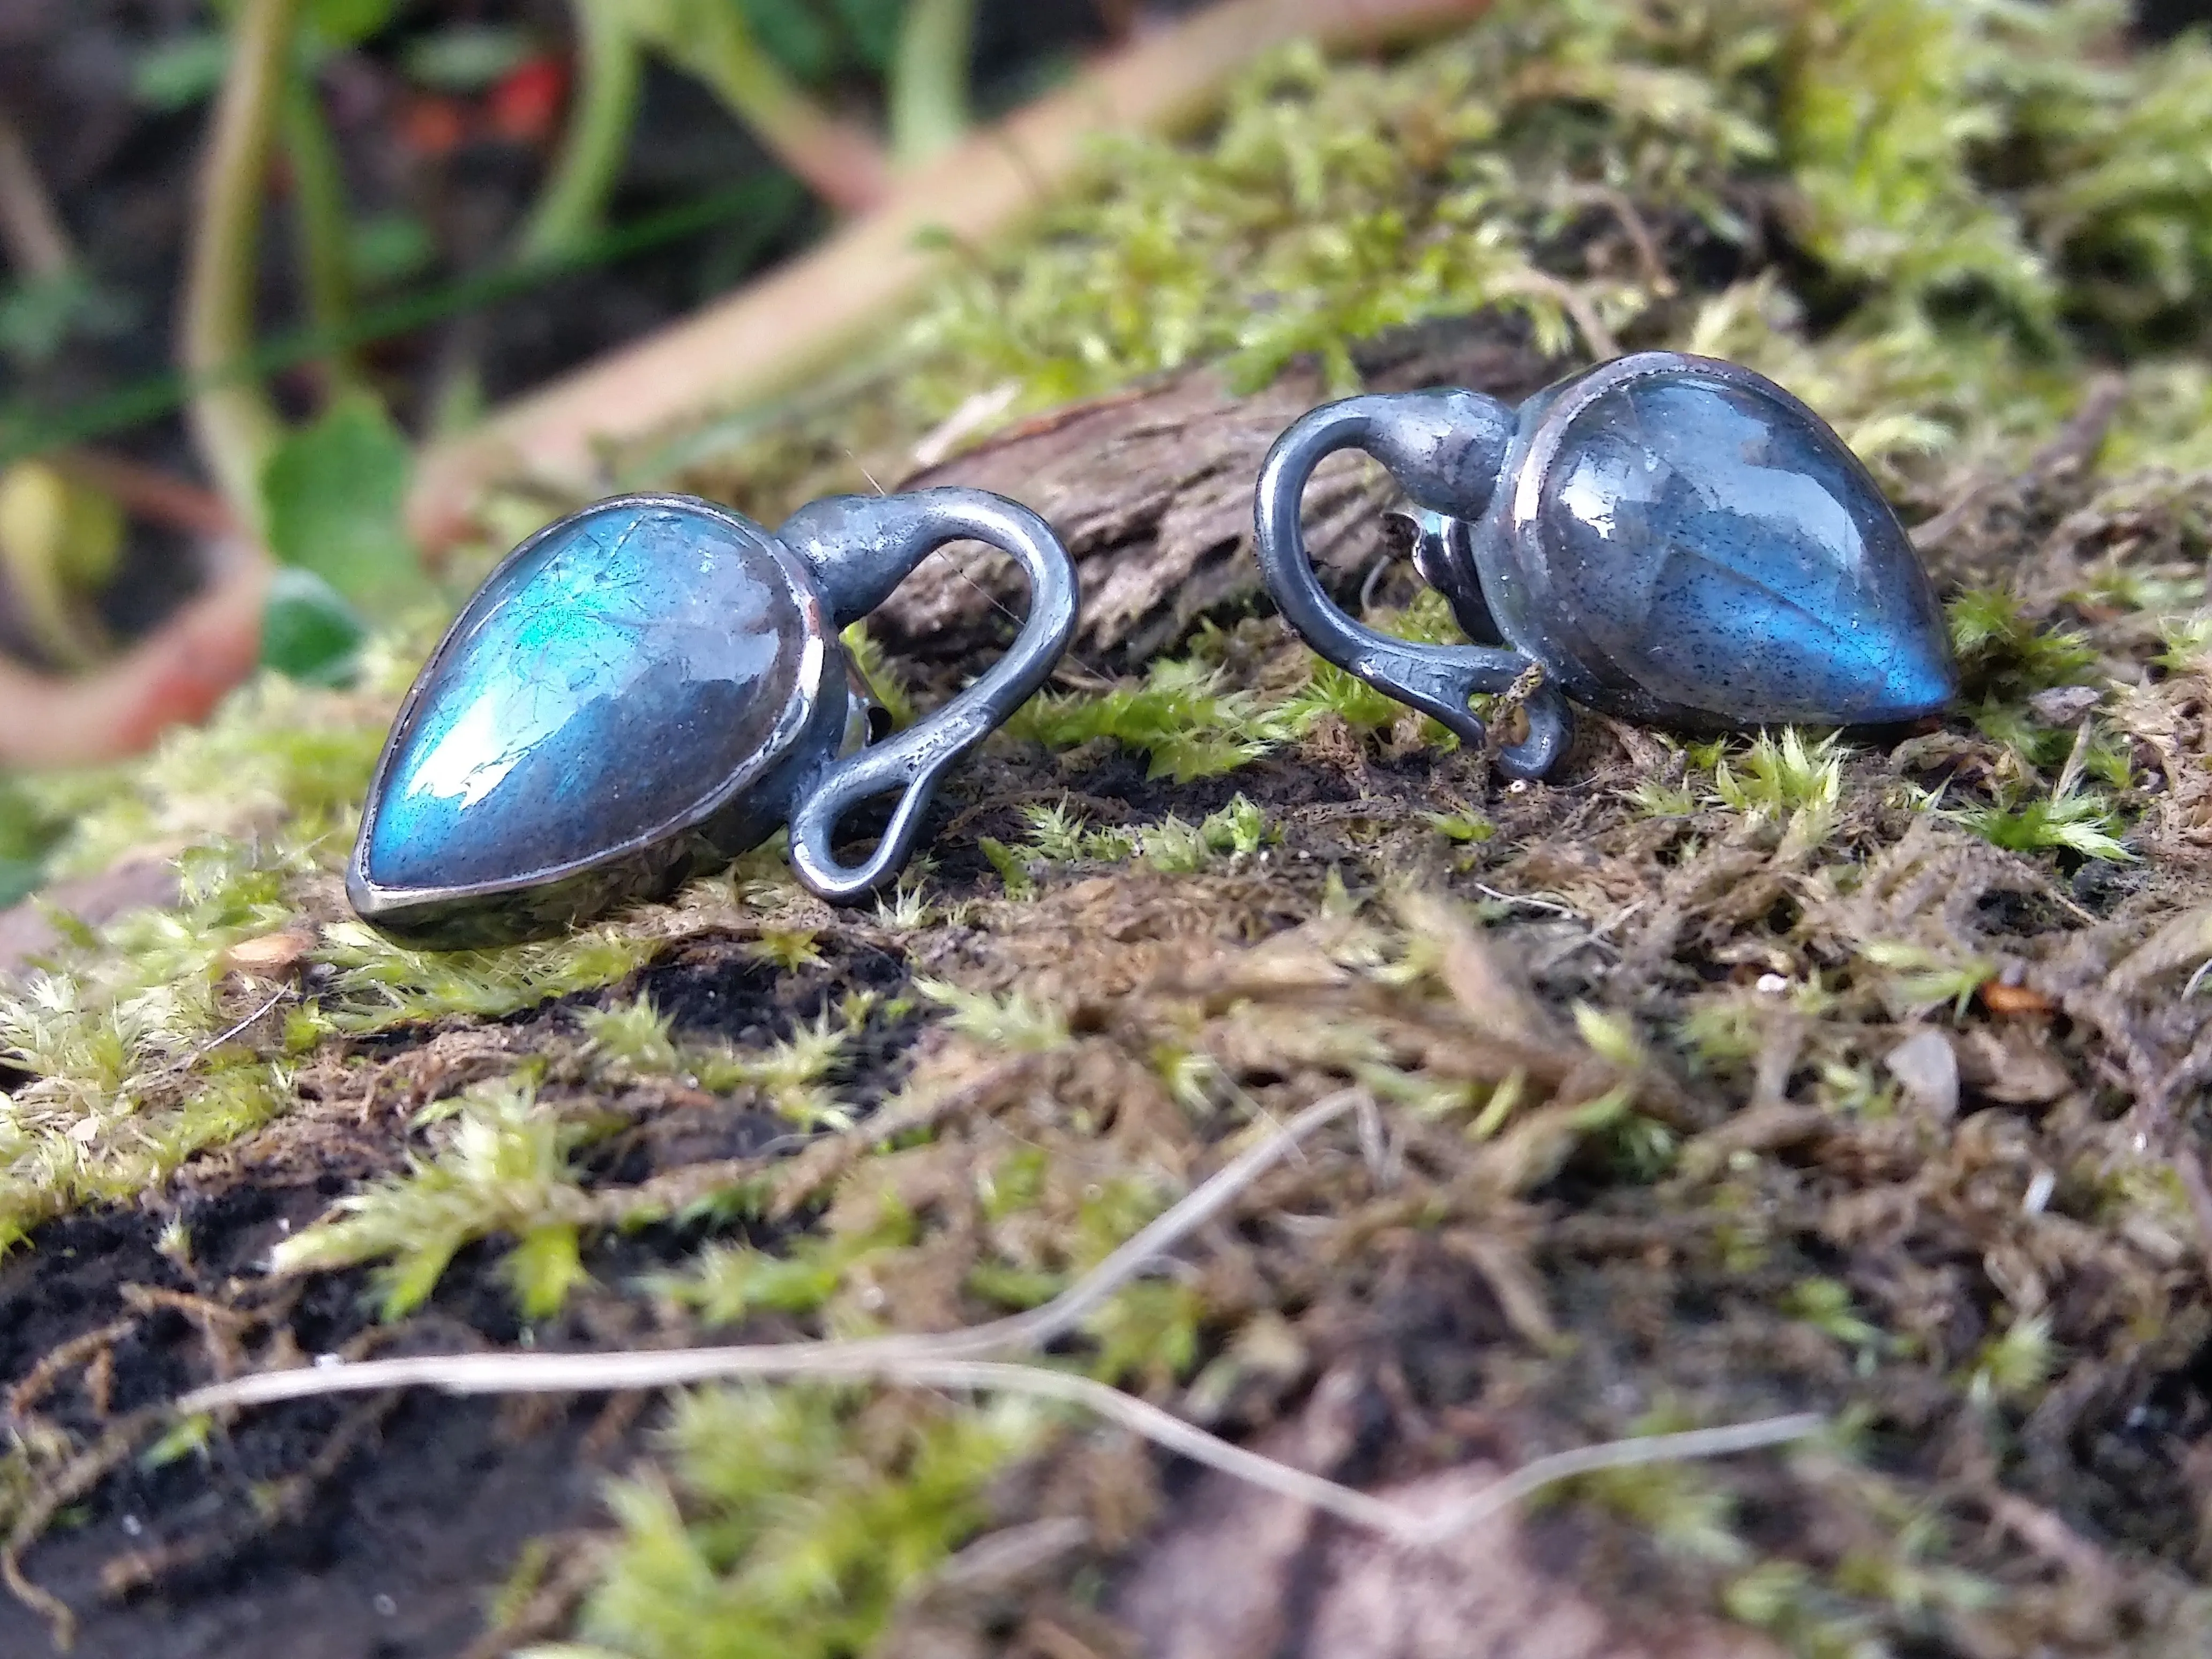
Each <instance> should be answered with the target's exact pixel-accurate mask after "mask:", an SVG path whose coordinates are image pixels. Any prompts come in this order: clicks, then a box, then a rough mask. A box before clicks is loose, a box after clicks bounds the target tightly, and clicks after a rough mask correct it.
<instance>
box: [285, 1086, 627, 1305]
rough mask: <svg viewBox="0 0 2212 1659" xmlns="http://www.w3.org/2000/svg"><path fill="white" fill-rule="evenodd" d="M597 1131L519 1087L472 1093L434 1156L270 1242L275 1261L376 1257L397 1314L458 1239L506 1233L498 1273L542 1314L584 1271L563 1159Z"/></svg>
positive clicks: (301, 1266)
mask: <svg viewBox="0 0 2212 1659" xmlns="http://www.w3.org/2000/svg"><path fill="white" fill-rule="evenodd" d="M604 1132H605V1126H604V1125H603V1124H599V1123H593V1122H589V1121H577V1120H574V1119H572V1118H567V1117H563V1116H562V1115H561V1114H559V1113H558V1112H556V1111H554V1110H552V1109H549V1108H547V1107H545V1106H543V1105H541V1104H539V1103H538V1101H537V1099H536V1097H535V1093H534V1091H532V1089H531V1088H530V1087H529V1086H528V1085H527V1084H508V1085H495V1086H492V1087H488V1088H480V1089H478V1090H477V1091H472V1093H471V1097H469V1098H468V1099H467V1100H466V1101H465V1103H463V1104H462V1105H461V1107H460V1108H459V1111H458V1113H457V1114H456V1115H454V1116H453V1121H452V1122H451V1125H450V1127H448V1128H447V1130H446V1132H445V1133H444V1136H443V1139H444V1145H443V1146H441V1147H440V1148H439V1149H438V1150H437V1151H436V1152H434V1153H433V1154H432V1155H431V1156H430V1157H429V1158H424V1159H417V1160H416V1161H415V1162H414V1163H413V1164H412V1166H411V1167H410V1170H409V1171H408V1173H407V1174H406V1175H404V1176H399V1177H397V1178H396V1179H393V1180H390V1181H386V1182H380V1183H379V1184H377V1185H376V1186H374V1187H371V1188H368V1190H366V1191H364V1192H361V1193H357V1194H354V1195H353V1196H352V1197H349V1198H346V1199H343V1200H340V1201H339V1203H338V1205H337V1208H336V1209H335V1211H334V1212H332V1214H331V1217H329V1218H326V1219H325V1220H322V1221H319V1222H317V1223H316V1224H315V1225H313V1226H312V1227H309V1228H307V1229H306V1230H305V1231H301V1232H298V1233H295V1234H294V1235H293V1236H292V1237H289V1238H288V1239H286V1240H284V1241H283V1243H281V1244H280V1245H278V1246H277V1248H276V1252H275V1255H274V1261H275V1265H276V1268H277V1269H278V1271H280V1272H284V1273H303V1272H317V1271H327V1270H328V1269H331V1268H333V1267H351V1266H354V1265H356V1264H357V1263H360V1262H364V1261H378V1262H382V1263H384V1264H386V1265H385V1266H383V1267H380V1269H379V1270H378V1273H377V1275H376V1289H377V1297H378V1305H379V1309H380V1312H381V1313H382V1315H383V1316H384V1317H385V1318H386V1319H398V1318H400V1317H402V1316H404V1315H406V1314H408V1313H410V1312H412V1311H413V1310H415V1309H416V1308H418V1307H420V1306H421V1305H422V1303H423V1302H424V1301H426V1300H427V1299H428V1297H429V1295H430V1292H431V1291H434V1290H435V1289H436V1288H437V1284H438V1280H439V1279H440V1277H441V1275H442V1274H443V1273H445V1271H446V1268H447V1265H448V1264H449V1263H451V1261H453V1257H454V1255H456V1254H458V1253H459V1251H460V1249H462V1248H463V1247H464V1246H465V1245H468V1244H471V1243H475V1242H476V1241H477V1240H478V1239H483V1238H490V1237H496V1236H502V1235H503V1236H505V1237H508V1238H510V1239H512V1240H513V1241H514V1246H515V1248H514V1249H513V1250H511V1251H510V1252H509V1253H508V1255H507V1257H506V1259H505V1261H504V1262H503V1264H502V1270H503V1272H504V1273H505V1274H506V1276H507V1282H508V1284H509V1285H511V1286H512V1287H513V1291H514V1294H515V1300H516V1302H517V1304H519V1305H520V1308H521V1310H522V1311H523V1313H524V1315H525V1316H527V1317H529V1318H532V1319H542V1318H544V1317H546V1316H549V1315H551V1314H554V1313H556V1312H558V1311H559V1310H560V1308H561V1305H562V1303H563V1302H565V1301H566V1300H567V1299H568V1293H569V1292H570V1291H573V1290H574V1288H575V1287H576V1285H578V1284H579V1283H580V1282H581V1281H582V1279H583V1277H584V1274H583V1269H582V1267H581V1265H580V1260H579V1249H578V1232H577V1229H578V1225H579V1220H580V1212H581V1210H582V1209H583V1206H582V1204H581V1203H580V1200H581V1199H582V1197H583V1193H582V1189H581V1188H580V1186H579V1185H578V1184H577V1181H576V1176H575V1174H574V1171H573V1170H571V1168H570V1167H569V1164H568V1158H569V1155H570V1154H571V1153H572V1152H574V1151H575V1150H576V1149H577V1148H578V1147H579V1146H583V1145H584V1144H586V1142H588V1141H589V1140H590V1139H592V1138H593V1137H594V1136H595V1135H596V1134H599V1133H604Z"/></svg>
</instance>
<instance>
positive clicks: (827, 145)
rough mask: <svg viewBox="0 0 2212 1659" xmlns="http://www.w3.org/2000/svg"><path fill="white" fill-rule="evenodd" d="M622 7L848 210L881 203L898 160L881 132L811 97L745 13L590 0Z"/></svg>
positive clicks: (644, 0) (773, 149)
mask: <svg viewBox="0 0 2212 1659" xmlns="http://www.w3.org/2000/svg"><path fill="white" fill-rule="evenodd" d="M586 3H587V4H590V5H593V6H596V7H601V8H609V7H620V8H621V9H622V10H623V13H624V15H626V16H627V17H628V18H629V20H630V21H631V23H632V26H633V27H635V28H636V29H637V31H638V33H640V34H641V35H643V36H644V37H645V39H646V40H647V41H648V42H649V43H650V44H651V45H653V46H654V47H656V48H658V49H659V51H660V52H665V54H666V55H667V56H668V58H669V59H670V60H671V62H673V63H676V64H680V65H681V66H682V67H683V68H684V70H685V71H686V72H687V73H689V74H691V75H694V76H697V77H698V78H699V79H700V80H702V81H703V82H706V83H707V85H708V87H709V88H712V89H713V90H714V94H715V96H717V97H719V98H720V100H722V101H723V103H725V104H726V105H727V106H729V108H730V112H731V113H732V114H734V115H735V116H736V117H737V118H738V119H739V120H741V121H743V122H744V124H745V125H746V126H748V127H750V129H751V130H752V132H753V136H754V137H757V138H758V139H759V140H760V141H761V143H763V145H764V146H766V147H767V149H769V152H770V153H771V154H772V155H775V159H776V160H777V161H781V162H782V163H783V164H784V166H786V167H789V168H790V169H791V170H792V172H793V173H795V174H797V175H798V177H799V179H800V180H801V181H803V182H804V183H805V185H806V186H807V188H808V189H810V190H811V191H814V193H815V194H816V195H817V196H819V197H821V198H822V199H823V201H825V202H827V203H829V204H830V206H832V207H834V208H836V209H837V210H839V211H840V212H843V213H855V214H857V213H864V212H866V210H869V209H870V208H872V207H874V206H875V205H876V204H878V202H880V201H881V200H882V199H883V197H884V191H885V189H886V188H887V185H888V180H889V175H890V165H889V162H888V161H887V160H886V159H885V157H884V152H883V147H882V146H881V145H880V144H878V143H877V142H876V140H875V138H874V137H873V136H872V134H870V133H868V132H867V131H865V130H863V129H862V128H860V127H858V126H856V125H854V124H853V123H852V122H849V121H844V120H840V119H839V118H837V117H836V116H834V115H832V114H830V113H829V111H827V110H825V109H823V107H822V106H821V105H819V104H818V103H817V102H815V100H813V99H812V98H811V97H809V96H808V95H807V94H806V93H805V90H804V89H803V88H801V87H799V84H798V83H797V82H794V81H793V80H792V78H791V77H790V76H787V75H786V74H785V73H784V72H783V70H781V68H780V67H778V66H777V64H776V62H775V59H774V58H770V57H769V55H768V53H767V52H765V51H763V49H762V47H761V45H760V42H759V41H758V40H756V39H754V37H753V33H752V30H751V29H750V27H747V25H746V22H745V18H744V12H743V11H742V10H741V9H739V8H738V6H736V5H734V4H730V3H715V4H701V3H696V0H586Z"/></svg>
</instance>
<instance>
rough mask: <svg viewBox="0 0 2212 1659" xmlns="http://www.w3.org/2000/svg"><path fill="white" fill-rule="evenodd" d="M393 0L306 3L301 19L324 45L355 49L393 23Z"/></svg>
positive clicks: (345, 0)
mask: <svg viewBox="0 0 2212 1659" xmlns="http://www.w3.org/2000/svg"><path fill="white" fill-rule="evenodd" d="M394 3H395V0H307V6H306V8H305V12H304V15H303V16H302V18H301V21H303V22H305V23H306V24H307V27H309V28H310V29H312V30H313V31H314V33H315V35H316V37H317V38H318V39H319V40H322V41H323V42H324V44H325V45H327V46H358V45H359V44H360V43H361V42H362V41H363V40H368V37H369V36H370V35H372V34H374V33H377V32H378V31H379V30H380V29H381V28H383V27H384V26H385V25H386V23H388V22H390V21H392V10H393V7H394Z"/></svg>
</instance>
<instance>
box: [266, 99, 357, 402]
mask: <svg viewBox="0 0 2212 1659" xmlns="http://www.w3.org/2000/svg"><path fill="white" fill-rule="evenodd" d="M283 121H284V154H285V156H286V158H287V159H288V160H289V161H290V162H291V164H292V200H293V207H294V211H295V214H296V215H297V217H298V221H299V241H300V266H301V273H302V275H303V276H305V278H306V283H307V315H308V318H309V319H310V321H311V323H312V325H313V327H314V329H315V331H317V332H318V333H322V334H327V335H330V336H331V337H332V338H333V339H336V338H338V337H341V336H343V333H344V331H345V330H346V328H347V326H348V325H349V324H350V323H351V322H352V320H353V309H354V293H353V272H352V270H351V269H350V268H349V264H348V263H347V252H346V210H345V174H344V172H343V169H342V167H340V165H339V162H338V151H337V144H336V143H334V142H333V141H332V139H331V127H330V122H329V121H328V120H327V119H326V118H325V116H324V114H323V100H322V97H321V94H319V91H318V90H317V88H316V86H315V81H314V76H313V71H312V70H307V69H306V68H304V67H299V66H295V68H294V70H293V72H292V74H291V75H290V76H289V77H288V79H287V81H286V84H285V88H284V111H283ZM323 372H324V374H325V378H326V380H327V381H328V384H329V389H330V390H331V392H333V393H336V392H342V391H345V390H348V389H349V388H351V387H354V386H358V385H359V384H360V368H359V365H358V364H357V363H356V362H355V360H354V358H353V355H352V354H351V353H350V352H349V351H347V350H346V349H344V348H343V346H336V345H334V346H333V347H332V348H331V354H330V356H328V357H326V358H325V359H324V361H323Z"/></svg>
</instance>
